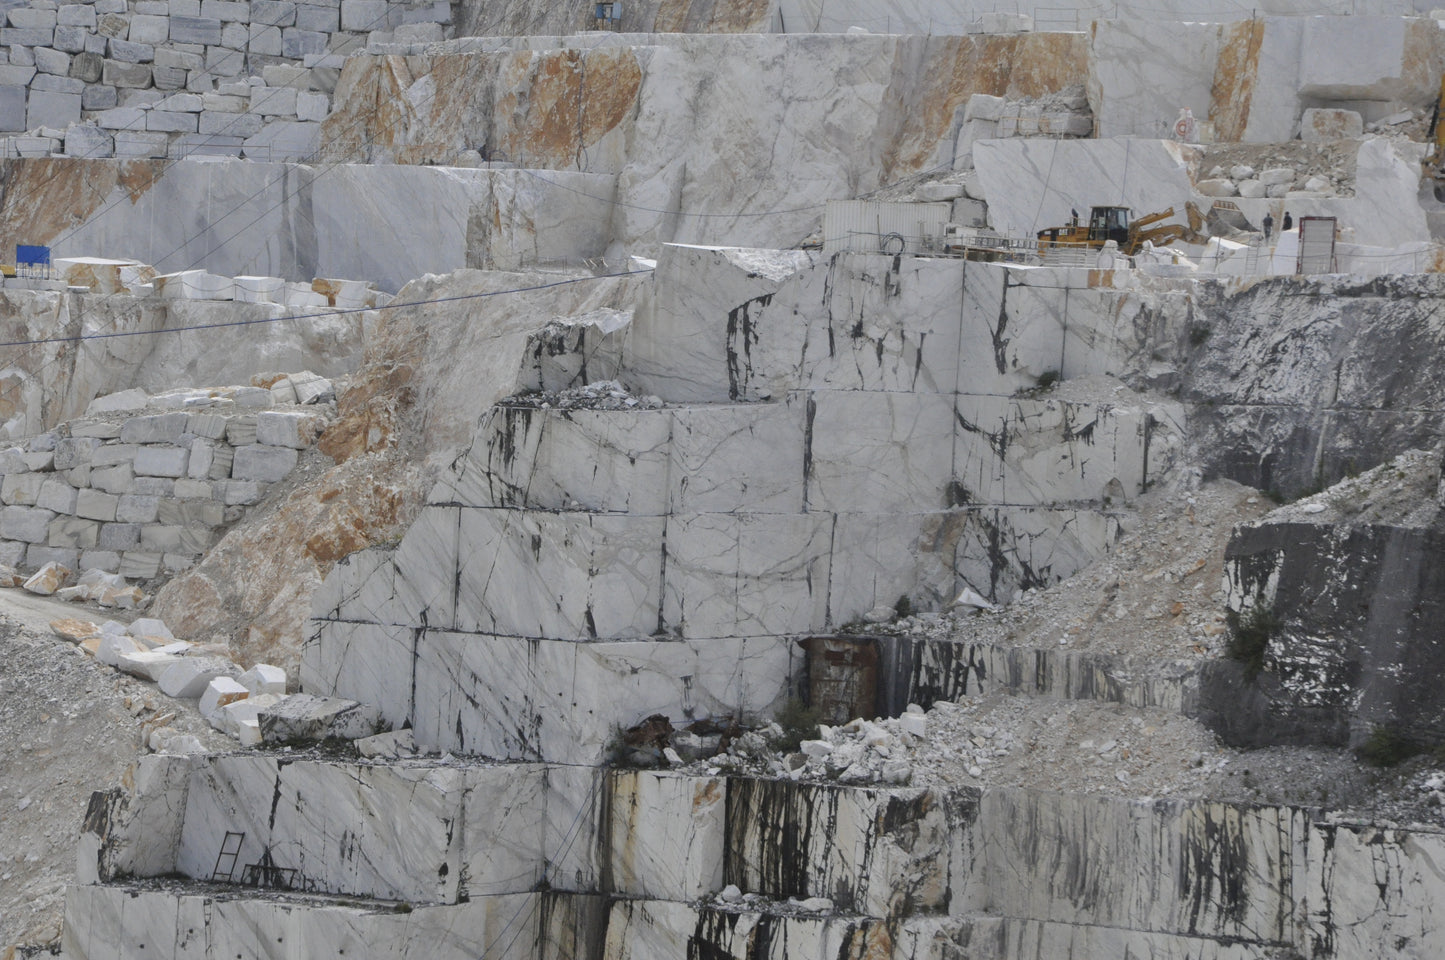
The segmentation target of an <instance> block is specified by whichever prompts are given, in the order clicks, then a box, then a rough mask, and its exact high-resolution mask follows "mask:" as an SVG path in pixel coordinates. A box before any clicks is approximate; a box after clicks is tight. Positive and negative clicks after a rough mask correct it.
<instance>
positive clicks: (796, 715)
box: [772, 697, 823, 753]
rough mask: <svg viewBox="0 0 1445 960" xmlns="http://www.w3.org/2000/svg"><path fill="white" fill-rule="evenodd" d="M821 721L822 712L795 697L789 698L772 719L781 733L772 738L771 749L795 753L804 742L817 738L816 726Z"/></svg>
mask: <svg viewBox="0 0 1445 960" xmlns="http://www.w3.org/2000/svg"><path fill="white" fill-rule="evenodd" d="M822 720H823V712H822V711H821V710H819V709H818V708H817V707H810V706H808V705H807V704H806V703H804V702H803V701H802V700H800V699H799V698H797V697H789V698H788V702H787V703H785V704H783V705H782V707H780V708H779V709H778V712H777V714H776V715H775V716H774V717H773V722H774V723H776V724H777V725H778V726H779V727H782V731H783V732H782V733H780V734H778V735H777V736H775V737H774V738H773V742H772V747H773V749H774V750H779V751H782V752H785V753H795V752H797V750H798V747H799V745H800V744H801V743H802V742H803V741H804V740H812V739H815V738H816V737H817V736H818V724H819V723H821V722H822Z"/></svg>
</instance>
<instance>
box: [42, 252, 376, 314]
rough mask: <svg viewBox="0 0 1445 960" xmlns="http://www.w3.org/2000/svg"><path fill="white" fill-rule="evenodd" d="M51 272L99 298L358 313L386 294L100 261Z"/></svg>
mask: <svg viewBox="0 0 1445 960" xmlns="http://www.w3.org/2000/svg"><path fill="white" fill-rule="evenodd" d="M54 267H55V272H56V274H57V275H58V276H59V278H60V279H61V280H63V281H64V284H65V285H67V286H68V287H69V288H70V289H72V290H74V289H77V288H84V289H85V290H86V291H89V292H91V293H98V294H103V295H107V296H109V295H113V294H130V295H132V296H137V297H145V296H158V297H162V298H164V299H167V300H221V301H225V300H235V301H238V302H240V303H269V304H278V305H282V306H287V307H336V308H337V309H340V310H360V309H366V308H373V307H379V306H385V305H386V304H388V303H390V302H391V299H392V297H391V295H390V294H388V293H383V292H382V291H380V290H377V289H376V288H374V287H373V286H372V285H371V283H370V282H368V281H365V280H334V279H328V278H325V277H317V278H315V279H313V280H312V281H311V282H309V283H307V282H305V281H299V282H298V281H288V280H283V279H282V278H280V277H253V276H241V277H227V276H221V275H218V274H214V273H209V272H207V271H205V270H182V271H179V272H177V273H164V274H157V273H156V271H155V268H153V267H151V266H150V265H148V264H144V263H141V262H140V261H138V260H112V259H107V258H104V257H60V258H56V260H55V262H54Z"/></svg>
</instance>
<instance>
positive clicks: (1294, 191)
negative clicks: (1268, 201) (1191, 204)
mask: <svg viewBox="0 0 1445 960" xmlns="http://www.w3.org/2000/svg"><path fill="white" fill-rule="evenodd" d="M1194 186H1195V189H1197V190H1198V191H1199V192H1200V193H1202V194H1204V195H1205V196H1206V197H1244V198H1246V199H1254V200H1257V199H1260V198H1263V197H1271V198H1278V199H1291V200H1292V199H1305V198H1309V197H1333V196H1335V195H1337V194H1338V193H1339V186H1338V184H1336V183H1335V182H1334V181H1333V180H1331V179H1329V178H1327V177H1324V176H1321V175H1319V174H1300V173H1298V172H1297V171H1296V170H1295V168H1294V167H1270V168H1268V169H1266V170H1255V168H1254V167H1251V166H1249V165H1248V164H1235V165H1234V166H1232V167H1230V168H1229V169H1228V170H1225V169H1224V168H1223V167H1215V168H1213V169H1212V170H1210V171H1209V177H1208V178H1207V179H1204V180H1200V181H1199V182H1198V183H1197V184H1195V185H1194Z"/></svg>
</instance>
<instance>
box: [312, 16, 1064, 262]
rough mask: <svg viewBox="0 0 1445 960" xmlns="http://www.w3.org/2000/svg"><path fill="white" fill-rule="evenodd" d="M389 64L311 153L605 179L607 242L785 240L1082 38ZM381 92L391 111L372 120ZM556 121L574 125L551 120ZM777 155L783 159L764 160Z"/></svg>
mask: <svg viewBox="0 0 1445 960" xmlns="http://www.w3.org/2000/svg"><path fill="white" fill-rule="evenodd" d="M397 53H398V54H400V53H410V54H411V55H410V56H407V57H405V58H403V57H401V56H399V55H390V56H359V57H354V58H351V59H349V60H348V61H347V64H346V68H345V69H344V70H343V73H342V77H341V79H340V80H339V81H338V84H337V89H336V96H335V105H334V109H333V112H332V114H331V116H330V118H328V120H327V121H326V123H325V124H324V126H323V132H322V155H323V156H324V157H326V158H328V159H339V160H348V161H362V160H371V161H373V162H399V163H419V162H435V163H444V164H450V163H457V162H459V160H462V159H464V158H473V159H474V158H476V157H477V155H478V153H480V156H481V157H482V158H484V159H486V160H488V161H505V162H508V163H514V164H517V165H519V166H522V167H529V168H546V169H547V170H553V171H560V170H577V171H582V172H587V173H599V174H600V173H606V174H614V175H616V176H617V177H618V181H617V191H616V193H615V194H613V195H612V196H611V197H610V198H609V199H611V200H612V201H613V211H612V216H611V220H610V223H611V230H612V234H613V237H614V238H615V240H616V241H617V242H618V243H619V244H622V243H627V242H630V243H637V242H639V241H646V242H648V243H649V245H652V244H655V243H657V242H658V241H674V240H675V241H683V242H726V243H729V244H744V245H758V246H786V245H790V244H792V243H794V242H796V241H797V240H798V239H800V238H801V237H803V236H806V235H807V234H808V233H810V232H811V231H812V230H813V229H814V227H815V226H816V224H817V221H818V218H819V217H820V216H821V214H822V205H823V203H824V201H826V200H828V199H836V198H837V197H839V196H840V195H847V196H852V195H857V194H859V193H864V192H867V191H869V190H871V189H873V188H875V187H877V186H879V185H880V184H882V183H887V182H891V181H893V180H897V179H899V178H902V177H905V176H908V175H910V174H913V173H917V172H919V171H921V170H925V169H929V168H942V169H947V168H948V166H949V165H950V164H951V163H952V160H953V144H954V139H955V136H956V133H957V130H958V129H959V126H960V125H961V124H962V122H963V117H962V113H963V109H964V107H965V106H966V102H967V100H968V97H969V96H970V95H971V94H974V93H988V94H992V95H997V96H1011V97H1015V98H1017V97H1022V96H1043V95H1045V94H1050V93H1055V92H1057V91H1059V90H1062V89H1063V88H1064V87H1067V86H1069V85H1070V84H1077V83H1079V82H1081V79H1082V77H1083V75H1084V72H1085V69H1086V58H1087V43H1086V38H1085V36H1084V35H1082V34H1019V35H1011V36H969V37H877V36H826V37H825V36H808V37H792V36H789V37H781V36H759V35H749V36H736V37H721V36H697V35H691V36H690V35H670V36H669V35H648V36H639V35H622V34H603V35H586V36H580V37H572V38H565V39H560V40H559V39H555V38H553V39H548V38H536V37H530V38H519V39H514V40H507V39H484V38H468V39H465V40H458V41H453V42H451V43H448V44H443V45H440V46H432V47H425V48H422V47H417V48H402V47H398V48H397ZM775 90H787V91H792V92H793V94H795V95H789V96H785V97H778V96H776V95H774V94H773V93H772V91H775ZM378 100H380V101H381V102H385V103H387V104H389V105H390V107H389V109H388V110H387V111H383V112H382V113H378V112H376V111H375V110H374V104H375V103H376V102H378ZM559 112H560V113H561V114H563V115H566V116H570V117H575V118H576V121H577V122H576V123H575V124H574V123H571V122H569V123H567V124H558V123H556V122H555V118H556V116H557V115H558V114H559ZM663 144H666V147H665V148H662V147H661V145H663ZM783 154H786V155H788V156H789V157H790V158H791V159H790V162H789V163H787V164H778V163H776V162H775V158H776V157H778V156H780V155H783ZM538 175H539V176H545V177H548V178H552V177H554V176H555V174H553V173H545V174H538ZM740 183H746V184H748V189H746V190H739V189H737V185H738V184H740ZM679 212H680V213H679ZM702 212H706V213H707V216H694V215H693V214H697V213H702ZM785 238H786V239H785ZM623 252H629V251H623ZM631 252H638V251H631Z"/></svg>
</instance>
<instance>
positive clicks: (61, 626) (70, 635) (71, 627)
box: [50, 617, 100, 643]
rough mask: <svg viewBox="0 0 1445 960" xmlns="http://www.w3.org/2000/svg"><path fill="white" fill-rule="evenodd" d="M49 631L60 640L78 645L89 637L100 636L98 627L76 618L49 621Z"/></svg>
mask: <svg viewBox="0 0 1445 960" xmlns="http://www.w3.org/2000/svg"><path fill="white" fill-rule="evenodd" d="M50 629H51V630H53V631H55V635H56V636H57V637H60V638H61V639H62V640H69V641H70V642H71V643H79V642H80V641H82V640H86V639H89V638H90V637H99V636H100V627H98V626H96V625H95V624H94V623H92V622H91V621H89V620H81V619H79V618H76V617H61V618H60V619H59V620H52V621H50Z"/></svg>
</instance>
